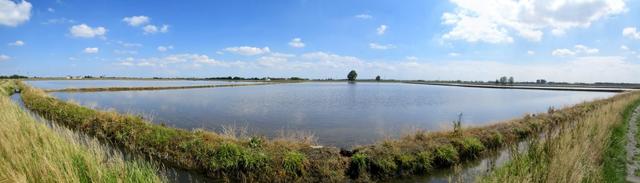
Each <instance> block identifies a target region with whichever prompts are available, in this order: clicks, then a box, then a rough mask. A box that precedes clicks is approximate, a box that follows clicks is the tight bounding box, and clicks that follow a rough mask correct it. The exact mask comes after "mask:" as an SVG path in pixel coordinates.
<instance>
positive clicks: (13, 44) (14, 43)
mask: <svg viewBox="0 0 640 183" xmlns="http://www.w3.org/2000/svg"><path fill="white" fill-rule="evenodd" d="M24 44H25V43H24V41H21V40H17V41H15V42H11V43H9V44H8V45H9V46H24Z"/></svg>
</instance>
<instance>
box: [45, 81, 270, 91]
mask: <svg viewBox="0 0 640 183" xmlns="http://www.w3.org/2000/svg"><path fill="white" fill-rule="evenodd" d="M273 84H281V83H276V82H268V83H250V84H221V85H193V86H152V87H146V86H143V87H97V88H64V89H49V90H44V91H45V92H109V91H142V90H179V89H195V88H223V87H241V86H260V85H273Z"/></svg>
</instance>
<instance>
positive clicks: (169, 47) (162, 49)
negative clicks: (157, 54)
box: [158, 45, 173, 52]
mask: <svg viewBox="0 0 640 183" xmlns="http://www.w3.org/2000/svg"><path fill="white" fill-rule="evenodd" d="M172 49H173V46H171V45H169V46H158V51H161V52H165V51H168V50H172Z"/></svg>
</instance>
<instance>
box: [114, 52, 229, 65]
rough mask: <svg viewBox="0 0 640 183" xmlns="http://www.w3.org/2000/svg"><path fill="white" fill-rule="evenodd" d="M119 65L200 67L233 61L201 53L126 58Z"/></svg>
mask: <svg viewBox="0 0 640 183" xmlns="http://www.w3.org/2000/svg"><path fill="white" fill-rule="evenodd" d="M118 65H121V66H140V67H161V68H166V67H171V66H179V65H182V66H185V65H188V66H190V67H201V66H202V65H209V66H224V67H228V66H231V65H234V63H233V62H232V63H226V62H220V61H217V60H215V59H213V58H209V56H207V55H202V54H174V55H169V56H165V57H151V58H139V59H134V58H131V57H129V58H127V59H125V60H122V61H120V62H119V63H118Z"/></svg>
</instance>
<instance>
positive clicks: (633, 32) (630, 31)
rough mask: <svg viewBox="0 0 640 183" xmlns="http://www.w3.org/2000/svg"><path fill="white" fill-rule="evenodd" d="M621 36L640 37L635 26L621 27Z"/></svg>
mask: <svg viewBox="0 0 640 183" xmlns="http://www.w3.org/2000/svg"><path fill="white" fill-rule="evenodd" d="M622 36H624V37H628V38H631V39H640V32H638V30H637V29H636V28H635V27H627V28H624V29H622Z"/></svg>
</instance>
